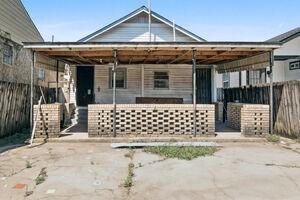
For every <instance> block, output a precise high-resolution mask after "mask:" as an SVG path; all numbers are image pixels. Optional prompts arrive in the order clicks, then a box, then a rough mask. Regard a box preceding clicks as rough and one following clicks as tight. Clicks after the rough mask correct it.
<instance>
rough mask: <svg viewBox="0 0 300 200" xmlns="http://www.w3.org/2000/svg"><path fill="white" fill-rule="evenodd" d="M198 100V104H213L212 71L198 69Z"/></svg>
mask: <svg viewBox="0 0 300 200" xmlns="http://www.w3.org/2000/svg"><path fill="white" fill-rule="evenodd" d="M196 87H197V89H196V99H197V103H198V104H210V103H212V94H211V69H209V68H198V69H196Z"/></svg>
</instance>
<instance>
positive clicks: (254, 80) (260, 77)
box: [247, 69, 267, 85]
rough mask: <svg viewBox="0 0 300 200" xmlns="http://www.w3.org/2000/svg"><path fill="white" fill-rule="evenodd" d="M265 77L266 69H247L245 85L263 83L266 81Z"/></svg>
mask: <svg viewBox="0 0 300 200" xmlns="http://www.w3.org/2000/svg"><path fill="white" fill-rule="evenodd" d="M266 79H267V73H266V69H258V70H254V71H247V85H257V84H263V83H266Z"/></svg>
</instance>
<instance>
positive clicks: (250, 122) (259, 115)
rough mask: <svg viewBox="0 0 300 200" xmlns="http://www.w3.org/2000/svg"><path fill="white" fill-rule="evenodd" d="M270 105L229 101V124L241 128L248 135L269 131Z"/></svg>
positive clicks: (259, 134)
mask: <svg viewBox="0 0 300 200" xmlns="http://www.w3.org/2000/svg"><path fill="white" fill-rule="evenodd" d="M269 113H270V111H269V105H262V104H243V103H228V106H227V120H228V126H230V127H232V128H234V129H238V130H241V132H242V134H244V135H246V136H261V135H265V134H268V133H269V123H270V122H269V119H270V116H269Z"/></svg>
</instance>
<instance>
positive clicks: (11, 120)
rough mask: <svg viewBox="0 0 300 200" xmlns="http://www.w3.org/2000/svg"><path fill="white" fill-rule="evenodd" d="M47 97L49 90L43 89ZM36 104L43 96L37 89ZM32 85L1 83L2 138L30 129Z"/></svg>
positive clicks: (0, 135) (0, 125)
mask: <svg viewBox="0 0 300 200" xmlns="http://www.w3.org/2000/svg"><path fill="white" fill-rule="evenodd" d="M43 91H44V94H45V95H47V89H45V88H43ZM34 93H35V94H36V95H35V102H37V98H38V97H39V96H40V95H41V92H40V88H39V87H35V91H34ZM29 120H30V85H28V84H20V83H10V82H2V81H0V138H1V137H5V136H9V135H12V134H14V133H15V132H17V131H20V130H22V129H24V128H29V125H30V123H29Z"/></svg>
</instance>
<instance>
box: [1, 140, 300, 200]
mask: <svg viewBox="0 0 300 200" xmlns="http://www.w3.org/2000/svg"><path fill="white" fill-rule="evenodd" d="M221 144H222V145H223V148H222V149H220V150H219V151H218V152H216V153H215V155H214V156H210V157H200V158H197V159H195V160H192V161H181V160H177V159H165V158H163V157H160V156H157V155H153V154H148V153H145V152H143V151H142V150H141V149H140V150H135V151H134V153H133V158H132V161H131V160H130V159H129V158H128V157H125V154H127V153H128V150H127V149H120V150H113V149H111V148H110V147H109V145H108V144H97V143H80V144H74V143H68V144H54V143H48V144H44V145H38V146H36V147H34V148H28V147H21V148H16V149H13V150H10V151H6V152H4V153H2V154H1V155H0V162H1V163H2V164H1V166H0V199H14V200H18V199H51V200H52V199H54V200H65V199H74V200H77V199H78V200H79V199H91V200H93V199H158V200H159V199H176V200H181V199H251V200H252V199H264V200H265V199H272V200H274V199H275V200H276V199H278V200H281V199H295V200H296V199H299V195H300V185H299V182H300V170H299V169H300V159H299V153H300V145H299V144H292V145H291V147H292V148H293V149H291V150H290V149H286V148H283V147H282V146H281V145H274V144H270V143H221ZM28 162H29V163H30V167H28V164H27V163H28ZM130 162H133V163H134V164H135V166H136V167H135V169H134V177H133V187H132V188H131V190H130V192H129V193H128V191H127V189H126V188H124V187H123V185H122V184H123V182H124V179H125V177H126V176H127V173H128V172H127V170H128V169H127V168H128V164H129V163H130ZM43 168H45V172H46V173H47V174H46V175H47V176H46V178H45V180H44V182H42V183H40V184H39V185H36V181H35V180H36V178H37V176H38V175H39V173H40V171H41V169H43ZM178 180H180V181H178Z"/></svg>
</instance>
